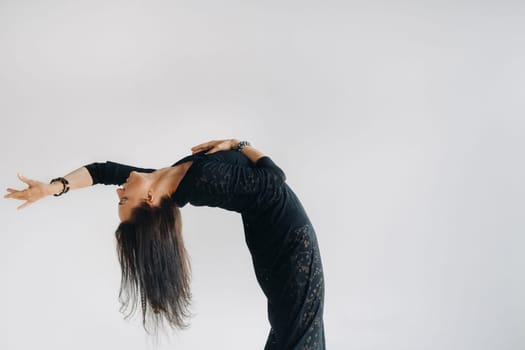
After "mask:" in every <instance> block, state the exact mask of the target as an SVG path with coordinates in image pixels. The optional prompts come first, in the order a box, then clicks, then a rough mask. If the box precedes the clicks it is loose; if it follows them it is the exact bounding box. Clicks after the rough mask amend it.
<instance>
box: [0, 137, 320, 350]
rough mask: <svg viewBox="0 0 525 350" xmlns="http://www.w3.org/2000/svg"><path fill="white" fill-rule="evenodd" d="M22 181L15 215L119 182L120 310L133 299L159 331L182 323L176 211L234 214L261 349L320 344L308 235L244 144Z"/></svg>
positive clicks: (273, 173) (217, 144)
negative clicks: (255, 295)
mask: <svg viewBox="0 0 525 350" xmlns="http://www.w3.org/2000/svg"><path fill="white" fill-rule="evenodd" d="M19 178H20V180H22V181H23V182H25V183H26V184H27V185H28V188H26V189H24V190H15V189H11V188H8V189H7V191H8V192H9V193H8V194H7V195H5V198H14V199H19V200H25V201H26V202H25V203H24V204H22V205H21V206H20V207H19V209H20V208H24V207H26V206H28V205H30V204H31V203H34V202H35V201H37V200H39V199H41V198H42V197H44V196H47V195H51V194H53V195H55V196H59V195H62V194H64V193H66V192H67V191H68V190H70V189H71V190H73V189H77V188H82V187H87V186H91V185H94V184H105V185H122V186H121V187H120V188H118V189H117V195H118V197H119V203H118V204H119V205H118V213H119V217H120V220H121V223H120V225H119V226H118V228H117V230H116V239H117V252H118V258H119V262H120V265H121V269H122V280H121V287H120V293H119V298H120V302H121V306H122V308H121V311H122V310H123V309H127V307H128V306H129V302H130V299H131V307H132V309H131V312H130V314H129V315H131V314H132V313H133V311H134V306H135V305H136V304H137V300H138V295H139V294H140V297H141V302H142V317H143V324H144V327H145V324H146V319H147V318H148V319H151V320H152V321H153V322H154V323H155V325H156V326H158V324H159V322H160V321H162V320H163V319H165V320H166V321H167V322H168V324H169V325H170V326H172V327H178V328H182V327H184V326H185V325H186V324H185V319H186V318H187V317H188V306H189V303H190V291H189V264H188V261H187V255H186V251H185V249H184V244H183V241H182V236H181V234H182V232H181V219H180V212H179V208H180V207H183V206H184V205H186V204H187V203H190V204H192V205H195V206H211V207H220V208H223V209H227V210H232V211H236V212H239V213H240V214H241V216H242V220H243V225H244V231H245V238H246V243H247V245H248V248H249V250H250V253H251V256H252V261H253V265H254V268H255V274H256V277H257V281H258V282H259V285H260V286H261V288H262V290H263V292H264V294H265V295H266V297H267V299H268V318H269V321H270V325H271V330H270V334H269V336H268V339H267V342H266V347H265V349H324V348H325V338H324V327H323V300H324V279H323V271H322V265H321V258H320V255H319V248H318V245H317V240H316V236H315V232H314V229H313V227H312V224H311V223H310V220H309V219H308V216H307V215H306V213H305V210H304V209H303V207H302V205H301V203H300V201H299V199H298V198H297V197H296V195H295V194H294V192H293V191H292V190H291V189H290V187H289V186H288V185H287V184H286V183H285V174H284V173H283V171H282V170H281V169H280V168H279V167H278V166H277V165H275V163H274V162H273V161H272V160H271V159H270V158H269V157H268V156H265V155H264V154H263V153H262V152H260V151H258V150H257V149H255V148H254V147H252V146H251V145H250V144H249V143H248V142H246V141H242V142H239V141H238V140H235V139H232V140H219V141H210V142H206V143H203V144H200V145H198V146H195V147H193V148H192V155H189V156H187V157H185V158H183V159H181V160H179V161H178V162H176V163H175V164H173V165H172V166H171V167H166V168H162V169H157V170H155V169H145V168H137V167H132V166H128V165H123V164H118V163H114V162H105V163H91V164H89V165H86V166H84V167H81V168H79V169H77V170H75V171H73V172H71V173H69V174H67V175H66V176H64V177H61V178H56V179H53V180H51V182H50V184H45V183H42V182H38V181H33V180H29V179H27V178H25V177H23V176H21V175H19ZM129 315H128V316H129ZM145 328H146V327H145ZM146 330H147V329H146Z"/></svg>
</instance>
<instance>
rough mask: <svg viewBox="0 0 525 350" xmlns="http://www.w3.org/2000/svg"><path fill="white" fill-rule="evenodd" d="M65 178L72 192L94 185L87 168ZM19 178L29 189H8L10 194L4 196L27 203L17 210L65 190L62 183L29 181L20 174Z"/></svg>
mask: <svg viewBox="0 0 525 350" xmlns="http://www.w3.org/2000/svg"><path fill="white" fill-rule="evenodd" d="M63 177H64V178H65V179H66V180H67V181H68V182H69V189H70V190H74V189H77V188H82V187H87V186H91V184H92V180H91V175H90V174H89V171H88V170H87V168H86V167H81V168H78V169H76V170H74V171H72V172H70V173H69V174H67V175H65V176H63ZM18 178H19V179H20V181H22V182H24V183H25V184H26V185H27V188H26V189H23V190H16V189H14V188H7V192H9V193H8V194H6V195H5V196H4V198H11V199H18V200H22V201H25V203H23V204H22V205H20V206H19V207H18V208H17V209H23V208H25V207H27V206H29V205H31V204H33V203H34V202H36V201H38V200H40V199H42V198H44V197H46V196H51V195H53V194H56V193H60V192H62V189H63V188H64V185H63V184H62V182H60V181H56V182H53V183H52V184H48V183H44V182H41V181H36V180H31V179H28V178H27V177H25V176H23V175H21V174H18Z"/></svg>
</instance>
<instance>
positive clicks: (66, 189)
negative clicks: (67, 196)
mask: <svg viewBox="0 0 525 350" xmlns="http://www.w3.org/2000/svg"><path fill="white" fill-rule="evenodd" d="M57 181H60V182H62V186H64V187H63V188H62V192H60V193H55V194H53V196H55V197H58V196H61V195H63V194H64V193H66V192H67V191H69V181H67V180H66V179H64V178H63V177H57V178H56V179H53V180H51V181H50V182H49V183H50V184H52V183H53V182H57Z"/></svg>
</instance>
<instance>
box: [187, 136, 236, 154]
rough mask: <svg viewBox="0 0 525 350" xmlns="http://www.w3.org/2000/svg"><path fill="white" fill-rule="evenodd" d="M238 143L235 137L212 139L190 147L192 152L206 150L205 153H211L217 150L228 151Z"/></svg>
mask: <svg viewBox="0 0 525 350" xmlns="http://www.w3.org/2000/svg"><path fill="white" fill-rule="evenodd" d="M238 144H239V141H238V140H236V139H229V140H214V141H208V142H204V143H201V144H200V145H197V146H194V147H192V148H191V152H192V154H195V153H198V152H201V151H204V150H208V151H207V152H206V153H205V154H212V153H215V152H218V151H229V150H231V149H233V148H235V147H236V146H237V145H238Z"/></svg>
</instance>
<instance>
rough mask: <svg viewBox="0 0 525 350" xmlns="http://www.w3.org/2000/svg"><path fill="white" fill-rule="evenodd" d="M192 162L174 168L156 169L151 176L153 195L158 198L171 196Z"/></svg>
mask: <svg viewBox="0 0 525 350" xmlns="http://www.w3.org/2000/svg"><path fill="white" fill-rule="evenodd" d="M191 164H192V162H185V163H182V164H179V165H176V166H174V167H167V168H162V169H158V170H157V171H155V172H154V173H152V174H153V176H154V179H153V186H152V191H153V195H154V196H155V197H156V198H158V200H159V201H160V198H162V197H164V196H171V195H172V194H173V193H174V192H175V191H176V190H177V188H178V187H179V184H180V182H181V181H182V179H183V178H184V175H186V172H187V171H188V169H189V168H190V166H191Z"/></svg>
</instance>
